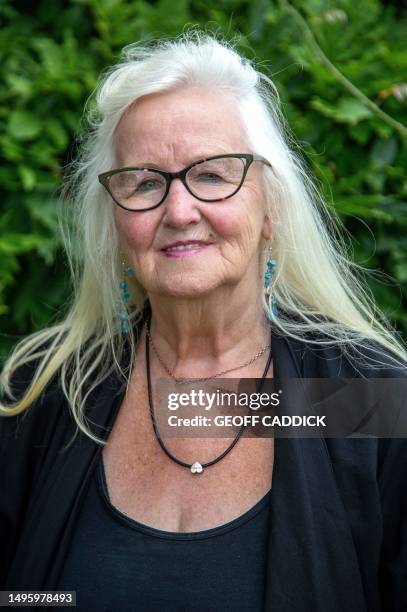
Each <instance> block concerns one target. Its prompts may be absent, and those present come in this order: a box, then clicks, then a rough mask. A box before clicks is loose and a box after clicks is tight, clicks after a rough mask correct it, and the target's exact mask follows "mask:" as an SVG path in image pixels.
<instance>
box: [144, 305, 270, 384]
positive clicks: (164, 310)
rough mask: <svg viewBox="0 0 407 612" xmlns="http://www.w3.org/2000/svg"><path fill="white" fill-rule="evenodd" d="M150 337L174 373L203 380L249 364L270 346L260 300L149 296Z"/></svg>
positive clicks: (267, 326)
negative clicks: (203, 377) (219, 372)
mask: <svg viewBox="0 0 407 612" xmlns="http://www.w3.org/2000/svg"><path fill="white" fill-rule="evenodd" d="M150 303H151V308H152V318H151V324H150V334H151V337H152V338H153V341H154V345H155V346H156V347H157V350H158V351H159V352H160V355H161V357H162V359H163V360H164V361H165V362H166V363H168V365H170V364H171V366H172V370H173V372H174V375H176V376H179V377H182V376H183V375H187V376H188V375H194V376H201V375H202V376H204V375H206V374H207V373H211V372H213V371H217V370H222V369H224V368H225V369H226V368H227V367H228V366H230V365H231V364H232V365H233V364H235V363H236V364H238V363H240V362H241V363H244V362H246V361H247V360H248V359H250V358H251V357H252V356H253V355H255V354H256V353H257V352H258V351H259V350H261V349H262V348H263V347H264V346H266V345H268V344H269V343H270V326H269V323H268V322H267V319H266V317H265V315H264V311H263V307H262V304H261V302H260V299H259V297H258V298H257V299H255V296H253V297H252V298H251V299H250V300H248V299H246V300H243V299H240V300H239V301H238V300H233V299H230V300H228V301H225V300H224V299H220V300H216V299H213V296H211V298H209V299H208V298H206V299H205V298H203V299H202V297H200V298H199V299H196V300H193V299H182V298H165V299H162V298H161V296H160V297H159V298H158V297H157V296H150Z"/></svg>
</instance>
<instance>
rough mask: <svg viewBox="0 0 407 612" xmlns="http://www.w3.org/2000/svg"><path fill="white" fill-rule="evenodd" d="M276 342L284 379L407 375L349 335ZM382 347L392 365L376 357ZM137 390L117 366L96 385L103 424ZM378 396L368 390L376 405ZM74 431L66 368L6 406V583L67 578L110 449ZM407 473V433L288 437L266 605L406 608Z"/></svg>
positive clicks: (281, 449) (97, 421) (280, 462)
mask: <svg viewBox="0 0 407 612" xmlns="http://www.w3.org/2000/svg"><path fill="white" fill-rule="evenodd" d="M272 344H273V359H274V361H273V366H274V378H275V379H276V380H277V381H279V380H280V379H281V380H284V379H285V378H296V379H298V378H300V379H301V378H304V379H306V378H329V379H336V378H338V377H343V378H345V379H346V378H354V377H360V376H365V377H375V378H395V377H397V378H398V377H402V378H404V379H405V378H406V369H405V368H401V367H396V366H395V365H394V364H393V365H392V363H391V360H390V358H389V357H388V355H387V354H386V352H384V351H383V349H381V348H377V349H376V350H375V349H373V348H368V347H366V346H364V345H362V344H361V345H360V346H359V347H358V349H359V350H360V351H362V352H363V356H364V364H362V365H361V363H360V362H358V363H355V361H354V359H353V357H352V354H350V353H344V351H343V348H342V347H341V346H340V345H339V343H338V344H337V345H334V346H326V345H323V346H319V347H318V348H317V347H315V346H312V345H310V344H309V343H308V342H307V341H305V339H304V340H301V341H300V340H297V339H294V338H292V337H288V336H285V335H282V334H281V333H280V332H279V331H278V330H277V329H273V341H272ZM375 354H376V355H377V356H378V357H379V358H381V359H383V358H386V360H387V361H388V362H389V367H386V368H385V367H383V368H380V369H379V370H377V369H375V368H372V367H371V366H370V365H369V362H370V356H371V355H375ZM125 366H126V363H123V367H124V369H125ZM136 367H137V366H136ZM32 376H33V363H29V364H27V365H26V366H24V367H22V368H21V369H20V371H19V372H18V373H17V374H16V375H15V377H14V380H13V389H14V392H15V393H16V395H17V396H18V395H19V394H20V393H22V391H23V390H24V389H25V388H26V387H27V385H28V384H29V383H30V380H32ZM125 392H126V388H125V384H124V383H123V379H121V378H120V377H119V376H118V375H117V374H116V373H112V375H111V376H109V378H108V379H106V380H105V381H104V382H103V383H101V384H100V385H99V386H98V387H97V389H96V390H95V391H94V392H92V394H90V395H89V396H88V398H87V400H86V416H87V419H88V423H89V424H90V426H91V429H92V431H93V432H94V433H95V434H96V435H97V436H101V437H103V438H104V439H105V440H106V439H107V438H108V435H109V431H110V430H111V428H112V426H113V424H114V421H115V418H116V417H117V414H118V413H119V410H120V406H121V404H122V401H123V398H124V394H125ZM306 400H307V398H306V397H305V396H304V401H305V402H306ZM405 400H407V397H406V398H405ZM374 404H375V400H374V398H372V397H371V396H369V395H366V397H364V398H361V402H360V407H361V409H362V410H363V411H364V412H365V413H366V414H370V411H371V410H372V409H373V408H374ZM309 409H310V410H311V407H310V408H309ZM406 413H407V405H406V401H404V403H403V404H402V405H401V406H400V414H401V415H405V414H406ZM74 432H75V424H74V421H73V418H72V415H71V412H70V409H69V406H68V403H67V401H66V398H65V396H64V394H63V392H62V390H61V387H60V385H59V384H58V379H57V378H55V380H54V382H52V383H51V384H50V386H49V387H48V388H47V390H46V392H45V393H44V394H43V395H42V397H41V398H40V399H39V400H38V401H36V402H35V403H34V404H33V405H32V406H31V407H30V409H29V410H28V411H26V412H25V413H24V414H23V415H20V416H19V417H5V418H0V468H1V469H0V589H1V590H6V589H19V590H40V591H42V590H47V589H50V590H52V589H55V585H56V584H58V580H59V576H60V573H61V571H62V569H63V568H64V565H65V561H66V557H67V554H68V551H69V548H70V545H71V542H72V538H73V536H74V534H75V532H76V531H77V528H78V519H79V517H80V514H81V510H82V508H83V502H84V499H85V498H86V496H87V494H88V491H89V485H90V483H91V481H92V479H93V477H94V471H95V467H96V466H97V463H98V460H99V456H100V452H101V446H99V445H96V444H95V443H94V442H92V441H91V440H90V439H89V438H87V437H85V436H84V435H82V434H79V435H77V437H76V438H75V441H74V442H72V437H73V434H74ZM69 442H71V444H70V446H69V447H68V449H67V450H64V451H62V449H63V448H64V447H66V445H67V444H68V443H69ZM406 474H407V440H406V439H397V438H393V439H391V438H385V439H373V438H366V439H357V438H356V439H355V438H353V439H352V438H351V439H334V438H330V439H325V438H324V437H320V438H313V439H311V438H310V439H298V438H287V439H283V438H279V437H276V439H275V448H274V466H273V487H272V489H271V503H270V523H269V529H268V534H267V551H268V553H267V568H266V582H265V597H264V611H265V612H326V611H327V610H329V612H344V611H346V612H406V610H407V520H406V517H407V486H406V482H407V476H406ZM224 570H225V567H222V571H224ZM28 609H29V608H28V607H26V608H25V611H26V612H28ZM32 610H33V611H35V612H37V611H38V608H32Z"/></svg>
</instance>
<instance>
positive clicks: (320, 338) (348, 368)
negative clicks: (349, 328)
mask: <svg viewBox="0 0 407 612" xmlns="http://www.w3.org/2000/svg"><path fill="white" fill-rule="evenodd" d="M285 339H286V341H287V342H288V344H289V346H290V349H291V351H292V353H293V355H294V356H295V358H296V360H297V363H298V365H299V369H300V371H301V373H302V376H304V377H308V378H332V377H335V378H336V377H341V378H354V377H361V378H407V360H404V359H403V358H402V357H400V356H398V355H397V354H396V352H395V351H393V350H391V349H390V348H388V347H387V346H384V345H383V344H381V343H380V342H379V341H377V340H374V339H371V338H368V337H366V336H362V335H360V336H359V337H357V336H356V337H353V338H352V337H351V336H348V337H346V335H344V334H341V336H339V333H338V338H337V339H335V337H334V336H333V335H331V334H329V333H327V332H324V331H321V330H317V331H307V332H306V333H303V334H302V335H301V337H299V338H293V337H292V336H290V335H286V336H285Z"/></svg>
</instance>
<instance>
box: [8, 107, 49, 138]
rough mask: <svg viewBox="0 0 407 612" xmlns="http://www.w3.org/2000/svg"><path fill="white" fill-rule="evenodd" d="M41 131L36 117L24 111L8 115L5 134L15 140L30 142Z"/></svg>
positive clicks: (15, 111)
mask: <svg viewBox="0 0 407 612" xmlns="http://www.w3.org/2000/svg"><path fill="white" fill-rule="evenodd" d="M41 130H42V123H41V121H40V120H39V118H38V116H36V115H34V114H33V113H30V112H28V111H25V110H18V109H17V110H14V111H12V112H11V113H10V119H9V122H8V126H7V132H8V134H9V135H10V136H11V137H12V138H15V139H16V140H32V139H33V138H35V137H36V136H38V134H39V133H40V132H41Z"/></svg>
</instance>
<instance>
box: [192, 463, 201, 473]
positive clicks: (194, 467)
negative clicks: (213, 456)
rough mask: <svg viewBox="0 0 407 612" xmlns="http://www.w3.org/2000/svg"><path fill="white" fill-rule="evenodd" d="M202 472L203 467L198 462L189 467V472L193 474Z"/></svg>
mask: <svg viewBox="0 0 407 612" xmlns="http://www.w3.org/2000/svg"><path fill="white" fill-rule="evenodd" d="M202 471H203V467H202V465H201V464H200V463H199V462H198V461H195V463H193V464H192V465H191V472H192V473H193V474H200V473H201V472H202Z"/></svg>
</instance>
